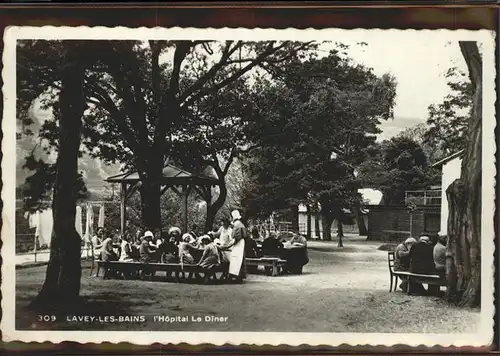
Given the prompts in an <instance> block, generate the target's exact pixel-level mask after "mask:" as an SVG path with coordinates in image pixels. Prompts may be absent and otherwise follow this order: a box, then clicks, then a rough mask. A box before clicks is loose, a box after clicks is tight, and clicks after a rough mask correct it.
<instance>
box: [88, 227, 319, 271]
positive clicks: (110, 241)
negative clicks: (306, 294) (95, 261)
mask: <svg viewBox="0 0 500 356" xmlns="http://www.w3.org/2000/svg"><path fill="white" fill-rule="evenodd" d="M196 230H197V229H196V226H193V228H192V229H191V230H190V231H189V232H187V233H184V234H182V232H181V229H180V228H178V227H171V228H170V229H169V230H168V233H167V234H162V232H161V231H160V230H159V229H157V230H154V231H146V232H143V231H144V230H143V229H141V228H139V229H137V230H136V233H135V235H133V234H132V233H131V232H130V230H128V231H126V232H125V233H124V236H121V234H120V232H119V231H118V230H116V231H114V233H111V234H106V232H105V231H104V229H102V228H100V229H99V230H98V232H97V235H96V236H95V237H94V238H93V240H92V244H93V247H94V249H95V251H96V255H98V258H99V259H101V260H102V261H120V262H142V263H183V264H197V265H199V266H200V267H204V268H213V267H215V266H219V265H221V264H224V263H228V262H229V261H228V257H227V255H226V253H224V252H225V251H227V250H229V249H230V248H231V247H232V245H233V244H234V242H235V241H234V237H233V231H232V226H231V222H230V220H229V219H227V218H223V219H221V226H220V228H219V229H218V230H217V231H210V232H208V233H207V234H202V235H199V236H198V235H197V233H196ZM244 255H245V257H253V258H258V257H279V258H283V259H285V260H286V261H287V264H286V265H285V270H286V271H288V272H290V273H294V272H299V273H300V272H301V271H302V267H303V266H304V265H305V264H307V263H308V262H309V258H308V256H307V240H306V239H305V238H304V237H303V236H301V235H300V234H298V233H294V234H293V237H292V238H291V239H290V240H289V241H280V240H279V239H278V235H277V233H276V232H270V233H269V234H268V236H267V237H266V238H265V239H263V238H262V237H261V235H260V233H259V230H258V229H257V228H255V227H254V228H253V229H252V230H251V234H250V236H247V237H246V238H245V253H244Z"/></svg>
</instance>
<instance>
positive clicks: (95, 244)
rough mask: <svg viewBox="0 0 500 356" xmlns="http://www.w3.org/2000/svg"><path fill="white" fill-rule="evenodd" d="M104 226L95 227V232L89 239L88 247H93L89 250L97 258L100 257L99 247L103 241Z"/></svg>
mask: <svg viewBox="0 0 500 356" xmlns="http://www.w3.org/2000/svg"><path fill="white" fill-rule="evenodd" d="M104 239H105V238H104V228H103V227H100V228H98V229H97V234H95V235H94V236H92V238H91V239H90V242H91V243H90V244H89V247H90V248H92V249H93V251H91V253H93V254H94V256H95V257H97V258H98V259H100V258H101V257H100V256H101V248H102V243H103V241H104Z"/></svg>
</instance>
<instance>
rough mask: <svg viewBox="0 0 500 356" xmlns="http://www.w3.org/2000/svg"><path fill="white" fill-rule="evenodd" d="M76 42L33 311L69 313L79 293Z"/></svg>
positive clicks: (82, 104)
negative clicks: (45, 258)
mask: <svg viewBox="0 0 500 356" xmlns="http://www.w3.org/2000/svg"><path fill="white" fill-rule="evenodd" d="M80 46H81V45H80V44H78V43H74V44H73V43H71V44H68V52H67V58H66V63H67V64H66V66H65V68H63V69H62V70H61V72H62V73H61V74H62V80H61V86H62V88H61V92H60V94H59V103H58V109H59V110H58V112H56V115H57V114H58V115H59V152H58V157H57V163H56V167H57V173H56V179H55V183H54V193H53V194H54V195H53V203H52V209H53V218H54V228H53V232H52V238H51V246H50V258H49V264H48V266H47V272H46V275H45V282H44V284H43V286H42V289H41V290H40V292H39V294H38V295H37V297H36V298H35V300H33V302H32V303H31V307H32V308H35V309H45V308H49V309H57V310H68V309H69V308H71V307H73V306H74V305H75V302H76V301H77V299H78V297H79V294H80V278H81V274H82V272H81V265H80V262H81V261H80V257H81V237H80V236H79V235H78V233H77V232H76V229H75V213H76V188H75V187H76V180H77V167H78V152H79V149H80V139H81V128H82V116H83V112H84V111H85V108H86V101H85V96H84V94H83V80H84V73H85V67H84V64H83V63H82V61H81V58H82V57H83V51H82V48H81V47H80Z"/></svg>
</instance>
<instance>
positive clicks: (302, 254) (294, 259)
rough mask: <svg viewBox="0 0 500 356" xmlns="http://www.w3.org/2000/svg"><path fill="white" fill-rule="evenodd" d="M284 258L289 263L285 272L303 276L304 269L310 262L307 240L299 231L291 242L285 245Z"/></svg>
mask: <svg viewBox="0 0 500 356" xmlns="http://www.w3.org/2000/svg"><path fill="white" fill-rule="evenodd" d="M283 247H284V252H285V253H284V255H283V258H284V259H285V260H286V261H287V263H286V265H285V271H287V272H288V273H292V274H301V273H302V267H303V266H304V265H306V264H307V263H308V262H309V256H308V254H307V240H306V238H305V237H303V236H301V235H300V234H299V232H298V231H296V232H294V234H293V237H292V239H291V240H290V241H288V242H287V243H285V244H284V246H283Z"/></svg>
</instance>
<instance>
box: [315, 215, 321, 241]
mask: <svg viewBox="0 0 500 356" xmlns="http://www.w3.org/2000/svg"><path fill="white" fill-rule="evenodd" d="M320 219H321V214H320V213H319V212H316V214H314V231H315V232H316V238H317V239H320V240H321V230H320V224H319V220H320Z"/></svg>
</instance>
